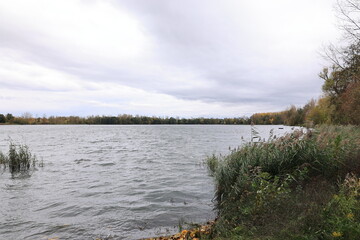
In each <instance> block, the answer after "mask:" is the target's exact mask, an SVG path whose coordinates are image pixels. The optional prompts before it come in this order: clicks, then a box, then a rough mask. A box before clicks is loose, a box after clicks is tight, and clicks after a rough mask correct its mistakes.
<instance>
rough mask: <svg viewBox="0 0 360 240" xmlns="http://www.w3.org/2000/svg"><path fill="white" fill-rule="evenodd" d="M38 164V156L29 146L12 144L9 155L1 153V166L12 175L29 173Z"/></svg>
mask: <svg viewBox="0 0 360 240" xmlns="http://www.w3.org/2000/svg"><path fill="white" fill-rule="evenodd" d="M37 162H38V161H37V158H36V156H35V155H33V154H32V153H31V151H30V150H29V147H28V146H27V145H17V144H14V143H13V142H10V144H9V151H8V154H7V155H5V154H3V153H2V152H0V166H1V167H2V169H3V170H9V172H10V173H11V174H17V173H29V172H30V171H31V170H33V169H34V168H35V166H36V163H37ZM40 165H42V163H40Z"/></svg>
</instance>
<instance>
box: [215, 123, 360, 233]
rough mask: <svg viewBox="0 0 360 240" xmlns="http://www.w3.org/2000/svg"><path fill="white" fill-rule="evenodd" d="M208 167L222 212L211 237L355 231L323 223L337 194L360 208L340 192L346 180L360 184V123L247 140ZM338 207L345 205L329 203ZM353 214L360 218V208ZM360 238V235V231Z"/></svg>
mask: <svg viewBox="0 0 360 240" xmlns="http://www.w3.org/2000/svg"><path fill="white" fill-rule="evenodd" d="M208 167H209V171H210V173H211V175H212V176H213V177H214V181H215V186H216V193H215V199H216V209H217V210H218V220H217V223H216V225H215V228H214V229H213V237H216V236H219V237H221V238H225V237H229V238H232V237H234V236H236V238H239V239H241V238H242V237H243V238H244V239H280V238H281V239H332V238H333V237H334V236H333V233H334V232H335V234H334V235H336V234H338V233H339V234H340V235H341V236H342V237H343V236H345V235H346V234H349V232H351V234H355V235H356V234H357V233H354V231H351V230H348V232H346V231H347V230H346V229H345V228H344V229H345V230H344V229H343V230H342V232H341V231H340V230H339V232H336V230H332V229H331V227H329V226H330V225H331V224H330V225H329V224H328V223H327V222H326V221H325V219H326V218H327V217H326V218H325V216H328V215H326V213H325V210H324V209H326V207H325V208H324V206H328V205H329V204H330V203H331V201H335V200H333V195H337V196H344V197H343V198H344V199H345V200H344V203H343V205H346V206H347V207H348V208H349V209H352V210H351V211H352V212H351V214H354V213H353V212H357V211H358V210H360V207H357V209H355V206H360V201H358V200H357V198H356V197H353V198H352V199H350V198H348V197H347V196H346V195H345V194H342V195H341V191H343V192H344V193H345V192H346V191H345V190H341V189H344V186H343V185H344V181H350V180H349V179H352V180H351V181H353V182H356V181H357V180H356V179H358V177H359V175H360V129H359V128H358V127H352V126H347V127H337V126H322V127H319V128H317V129H315V130H312V131H301V130H299V131H295V132H293V133H291V134H288V135H286V136H283V137H281V138H278V139H274V138H272V139H270V140H269V141H267V142H261V143H256V144H253V143H249V144H246V145H245V146H243V147H242V148H240V149H237V150H234V151H232V152H231V153H230V154H229V155H228V156H225V157H221V156H220V157H216V156H212V157H210V158H209V159H208ZM349 174H351V175H349ZM349 176H351V178H350V177H349ZM359 183H360V180H359ZM340 190H341V191H340ZM354 191H355V190H354ZM359 196H360V184H359ZM351 201H356V203H357V204H358V205H356V203H350V202H351ZM330 205H331V204H330ZM351 206H352V207H351ZM336 207H339V208H341V207H342V208H344V206H340V205H339V206H338V205H336V204H332V205H331V206H329V208H330V209H332V208H336ZM339 211H340V210H339ZM349 211H350V210H349ZM348 214H350V213H348ZM351 214H350V216H352V215H351ZM357 214H358V215H359V216H357ZM354 216H356V217H359V218H358V219H359V220H360V211H359V212H357V213H356V215H354ZM335 217H340V218H341V217H343V216H337V215H336V216H333V218H334V219H335ZM356 219H357V218H355V217H353V218H352V220H354V221H355V220H356ZM348 220H349V219H348ZM356 221H357V220H356ZM357 223H360V221H358V222H357ZM354 226H357V225H356V224H355V225H354ZM354 226H353V227H354ZM333 227H334V228H335V226H333ZM354 229H355V228H354ZM341 236H340V237H341ZM356 236H357V237H358V239H360V231H359V235H356Z"/></svg>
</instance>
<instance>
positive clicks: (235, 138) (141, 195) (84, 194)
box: [0, 125, 290, 239]
mask: <svg viewBox="0 0 360 240" xmlns="http://www.w3.org/2000/svg"><path fill="white" fill-rule="evenodd" d="M272 128H274V129H275V134H277V135H281V134H283V133H285V132H286V131H290V128H287V127H284V129H279V128H278V127H277V126H258V127H257V129H258V131H259V132H260V134H261V136H262V137H268V136H269V132H270V129H272ZM250 132H251V131H250V126H228V125H224V126H222V125H211V126H210V125H209V126H204V125H196V126H195V125H192V126H188V125H161V126H154V125H152V126H143V125H136V126H113V125H111V126H85V125H79V126H64V125H57V126H0V149H1V150H2V151H3V152H6V151H7V149H8V139H9V137H11V139H12V140H13V141H14V142H17V143H25V144H27V145H29V147H30V149H31V151H32V152H33V153H35V154H36V155H37V156H38V157H41V158H43V160H44V163H45V166H44V168H39V169H38V170H37V171H35V172H34V173H33V174H32V176H31V177H30V178H16V179H12V178H11V177H10V175H9V174H8V173H6V172H4V173H2V174H0V202H1V208H0V239H47V238H52V237H53V238H54V237H59V238H60V239H94V238H96V237H103V238H105V237H111V238H110V239H137V238H141V237H149V236H154V235H163V234H169V233H173V232H176V231H177V225H178V223H179V221H180V220H181V221H183V220H185V221H189V222H206V221H207V220H210V219H212V218H213V217H214V213H213V212H212V209H213V204H212V202H211V200H212V197H213V184H212V179H211V178H210V177H209V176H208V175H207V170H206V167H205V166H204V164H203V160H204V159H205V157H206V156H208V155H211V154H213V153H216V154H220V153H221V154H226V153H228V151H229V147H231V148H235V147H237V146H239V145H241V144H242V142H243V140H242V139H241V137H242V136H243V137H244V139H245V140H246V141H248V140H250Z"/></svg>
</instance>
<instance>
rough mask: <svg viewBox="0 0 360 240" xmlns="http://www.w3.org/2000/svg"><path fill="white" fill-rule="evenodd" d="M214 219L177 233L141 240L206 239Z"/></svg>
mask: <svg viewBox="0 0 360 240" xmlns="http://www.w3.org/2000/svg"><path fill="white" fill-rule="evenodd" d="M214 224H215V221H210V222H207V223H206V224H205V225H199V226H197V227H195V228H191V229H188V230H182V231H181V232H179V233H177V234H173V235H170V236H163V237H154V238H145V239H143V240H184V239H187V240H198V239H206V238H208V237H209V236H210V234H211V230H212V228H213V226H214Z"/></svg>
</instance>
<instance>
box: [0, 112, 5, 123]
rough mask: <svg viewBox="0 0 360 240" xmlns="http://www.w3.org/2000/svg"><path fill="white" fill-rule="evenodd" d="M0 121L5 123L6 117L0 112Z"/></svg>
mask: <svg viewBox="0 0 360 240" xmlns="http://www.w3.org/2000/svg"><path fill="white" fill-rule="evenodd" d="M0 123H6V117H5V115H4V114H0Z"/></svg>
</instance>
